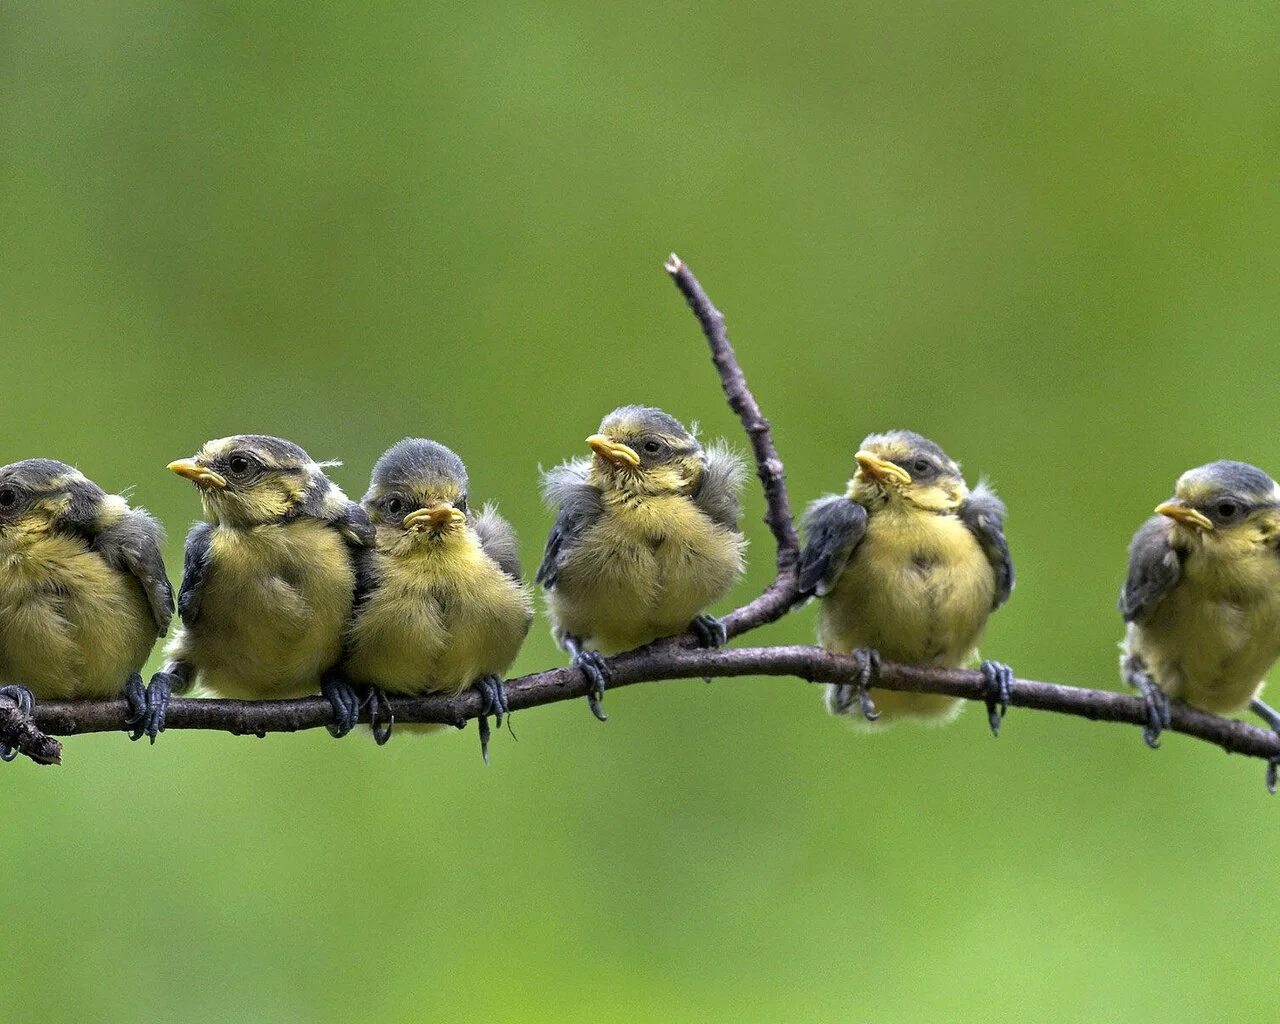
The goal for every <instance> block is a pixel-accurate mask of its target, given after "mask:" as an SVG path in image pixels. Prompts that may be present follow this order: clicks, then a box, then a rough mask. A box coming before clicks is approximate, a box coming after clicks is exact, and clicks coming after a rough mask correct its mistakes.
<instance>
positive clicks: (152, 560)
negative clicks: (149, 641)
mask: <svg viewBox="0 0 1280 1024" xmlns="http://www.w3.org/2000/svg"><path fill="white" fill-rule="evenodd" d="M93 546H94V548H96V549H97V551H98V552H99V553H100V554H101V555H102V557H103V558H104V559H106V561H107V563H108V564H109V565H111V566H114V567H115V568H117V569H122V570H124V571H125V572H129V573H131V574H132V575H133V576H134V578H135V579H137V581H138V582H139V583H141V584H142V591H143V593H144V594H146V595H147V604H148V605H150V607H151V617H152V618H153V619H155V621H156V634H157V635H158V636H164V634H165V633H166V632H168V629H169V622H170V620H171V619H172V618H173V586H172V584H170V583H169V576H168V574H167V573H166V572H165V569H164V555H163V554H162V553H161V549H162V548H163V546H164V529H163V527H161V526H160V524H159V523H157V522H156V521H155V519H153V518H152V517H151V515H150V513H148V512H147V511H146V510H145V509H141V508H135V509H130V510H129V512H127V513H126V514H125V517H124V518H123V519H121V520H120V522H118V523H117V524H116V525H115V526H113V527H111V528H110V529H108V530H103V531H102V532H101V533H99V534H97V535H96V536H95V537H94V539H93Z"/></svg>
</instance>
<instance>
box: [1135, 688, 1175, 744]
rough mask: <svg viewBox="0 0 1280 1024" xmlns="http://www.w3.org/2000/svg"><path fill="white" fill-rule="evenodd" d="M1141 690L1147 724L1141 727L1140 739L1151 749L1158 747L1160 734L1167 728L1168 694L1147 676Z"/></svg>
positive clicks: (1168, 719)
mask: <svg viewBox="0 0 1280 1024" xmlns="http://www.w3.org/2000/svg"><path fill="white" fill-rule="evenodd" d="M1139 689H1141V690H1142V702H1143V704H1145V705H1146V709H1147V724H1146V725H1145V726H1143V728H1142V739H1143V741H1144V742H1145V743H1146V744H1147V746H1149V747H1150V748H1151V749H1152V750H1158V749H1159V748H1160V734H1161V733H1162V732H1164V730H1165V729H1167V728H1169V721H1170V718H1169V695H1168V694H1167V693H1165V692H1164V690H1162V689H1161V688H1160V686H1159V684H1158V683H1156V682H1155V681H1154V680H1152V679H1150V678H1148V679H1147V681H1146V683H1145V685H1142V686H1140V687H1139Z"/></svg>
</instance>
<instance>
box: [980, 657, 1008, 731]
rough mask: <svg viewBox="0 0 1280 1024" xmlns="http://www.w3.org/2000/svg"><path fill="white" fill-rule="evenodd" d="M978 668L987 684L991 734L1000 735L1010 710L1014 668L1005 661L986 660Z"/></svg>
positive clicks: (988, 717)
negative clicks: (1002, 723) (1001, 726)
mask: <svg viewBox="0 0 1280 1024" xmlns="http://www.w3.org/2000/svg"><path fill="white" fill-rule="evenodd" d="M978 670H979V671H980V672H981V673H982V678H983V679H984V680H985V681H986V684H987V722H988V723H989V724H990V725H991V735H992V736H995V737H999V735H1000V723H1001V722H1003V721H1004V716H1005V712H1006V711H1008V710H1009V700H1010V696H1011V695H1010V690H1011V688H1012V686H1013V669H1011V668H1010V667H1009V666H1008V665H1006V664H1004V662H1000V661H984V662H983V663H982V664H981V665H979V666H978Z"/></svg>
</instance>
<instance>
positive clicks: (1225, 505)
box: [1218, 501, 1240, 519]
mask: <svg viewBox="0 0 1280 1024" xmlns="http://www.w3.org/2000/svg"><path fill="white" fill-rule="evenodd" d="M1239 511H1240V506H1239V505H1237V504H1236V503H1235V502H1234V501H1220V502H1218V515H1219V516H1221V517H1222V518H1223V519H1230V518H1231V517H1232V516H1234V515H1235V514H1236V513H1237V512H1239Z"/></svg>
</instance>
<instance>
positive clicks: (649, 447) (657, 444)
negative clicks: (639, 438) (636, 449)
mask: <svg viewBox="0 0 1280 1024" xmlns="http://www.w3.org/2000/svg"><path fill="white" fill-rule="evenodd" d="M644 450H645V451H647V452H648V453H649V454H650V455H656V454H657V453H658V452H660V451H662V442H661V441H646V442H645V443H644Z"/></svg>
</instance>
